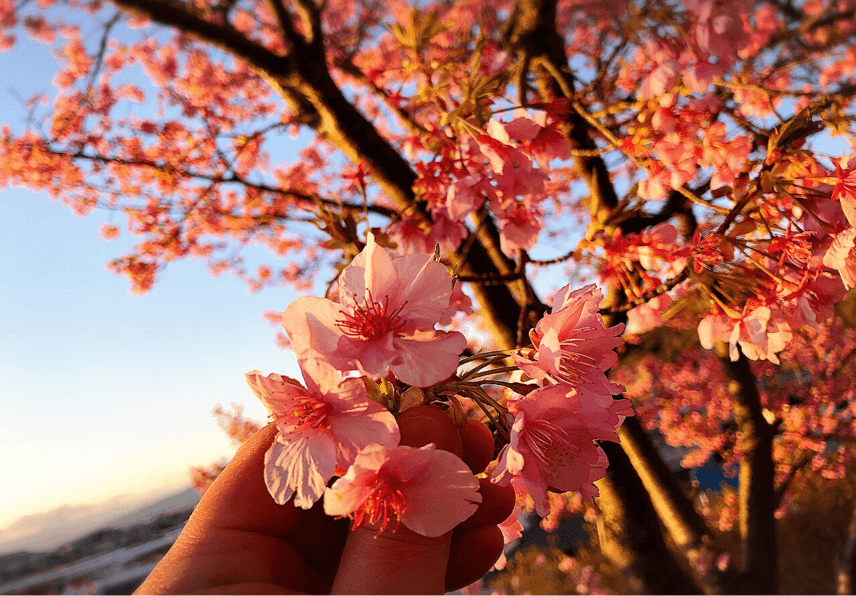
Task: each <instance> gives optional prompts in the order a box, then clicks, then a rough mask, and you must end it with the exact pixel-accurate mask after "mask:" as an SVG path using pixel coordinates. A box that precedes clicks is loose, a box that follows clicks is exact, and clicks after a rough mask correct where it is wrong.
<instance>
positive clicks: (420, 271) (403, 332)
mask: <svg viewBox="0 0 856 596" xmlns="http://www.w3.org/2000/svg"><path fill="white" fill-rule="evenodd" d="M451 294H452V282H451V279H450V278H449V274H448V272H447V271H446V267H445V266H443V265H442V264H440V263H437V262H435V261H434V260H433V258H432V256H431V255H424V254H417V255H405V256H402V257H398V258H395V259H392V258H391V257H390V256H389V254H388V253H387V252H386V250H385V249H383V248H382V247H380V246H378V245H377V243H376V242H375V240H374V236H373V235H372V234H371V233H370V234H369V235H368V241H367V243H366V247H365V249H363V251H362V252H361V253H360V254H359V255H357V257H356V258H355V259H354V260H353V262H351V264H350V265H348V267H346V268H345V270H344V271H342V274H341V275H340V276H339V302H338V303H336V302H333V301H331V300H328V299H326V298H310V297H306V298H298V299H297V300H295V301H294V302H292V303H291V305H289V307H288V308H287V309H286V310H285V312H284V313H283V316H282V321H283V327H284V328H285V330H286V332H287V333H288V335H289V338H290V339H291V342H292V345H293V347H294V350H295V352H296V353H297V355H298V358H301V357H305V356H307V355H309V354H313V353H314V354H317V355H320V357H323V358H325V359H327V360H329V361H330V362H331V363H332V364H333V365H334V366H336V367H337V368H339V369H341V370H348V369H351V368H357V369H359V370H361V371H363V372H364V373H365V374H369V375H372V376H375V377H382V376H384V375H386V374H387V372H388V371H392V372H393V373H394V374H395V376H396V377H397V378H398V379H400V380H401V381H402V382H404V383H408V384H410V385H417V386H420V387H427V386H429V385H432V384H434V383H438V382H440V381H443V380H444V379H446V378H448V377H449V376H451V375H452V374H454V372H455V369H456V368H457V366H458V354H460V353H461V352H462V351H463V349H464V347H466V343H467V342H466V338H465V337H464V336H463V335H461V334H460V333H458V332H443V331H436V330H435V329H434V324H435V323H437V322H438V321H439V320H440V318H441V317H442V316H443V315H444V313H445V312H446V310H447V309H448V308H449V300H450V297H451Z"/></svg>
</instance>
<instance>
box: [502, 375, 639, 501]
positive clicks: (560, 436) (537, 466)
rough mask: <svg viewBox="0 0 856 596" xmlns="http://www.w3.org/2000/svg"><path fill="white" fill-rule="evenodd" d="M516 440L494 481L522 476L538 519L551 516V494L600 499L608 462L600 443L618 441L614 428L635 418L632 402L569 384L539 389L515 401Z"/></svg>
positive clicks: (513, 438)
mask: <svg viewBox="0 0 856 596" xmlns="http://www.w3.org/2000/svg"><path fill="white" fill-rule="evenodd" d="M509 412H510V413H511V414H513V415H514V424H513V426H512V427H511V441H510V443H509V444H508V445H507V446H506V447H505V449H504V450H503V452H502V454H501V455H500V460H499V464H498V466H497V468H496V471H495V472H494V474H493V481H494V482H496V483H497V484H500V485H506V484H508V482H510V481H511V479H512V478H514V477H518V476H519V477H522V478H523V480H524V481H525V482H526V487H527V489H528V490H529V494H530V495H531V496H532V499H533V501H534V502H535V510H536V511H537V512H538V515H541V516H546V515H548V514H549V513H550V503H549V500H548V498H547V491H548V489H554V490H558V491H561V492H565V491H572V490H575V491H582V492H583V494H584V496H586V497H589V498H591V497H592V496H594V495H597V489H596V488H595V486H594V484H593V482H594V481H595V480H599V479H600V478H603V476H604V474H605V473H606V467H607V461H606V456H605V455H604V454H603V451H602V450H601V449H600V447H598V445H597V444H596V443H595V440H602V441H616V442H617V441H618V436H617V435H616V434H615V429H616V428H618V426H619V425H620V424H621V422H622V421H623V420H624V418H623V416H626V415H632V414H633V411H632V408H631V407H630V402H629V401H628V400H626V399H619V400H614V399H613V398H612V397H611V396H609V395H598V394H594V393H580V392H578V391H577V390H576V389H574V388H573V387H571V386H569V385H565V384H558V385H551V386H548V387H542V388H540V389H536V390H535V391H533V392H532V393H530V394H529V395H527V396H526V397H523V398H520V399H517V400H514V401H512V402H511V403H510V404H509Z"/></svg>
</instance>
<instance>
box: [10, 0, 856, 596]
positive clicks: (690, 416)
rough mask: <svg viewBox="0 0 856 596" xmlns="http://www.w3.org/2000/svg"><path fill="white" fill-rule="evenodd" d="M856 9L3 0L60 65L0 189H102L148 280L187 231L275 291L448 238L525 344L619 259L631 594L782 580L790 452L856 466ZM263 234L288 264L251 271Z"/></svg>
mask: <svg viewBox="0 0 856 596" xmlns="http://www.w3.org/2000/svg"><path fill="white" fill-rule="evenodd" d="M854 16H856V3H854V2H852V1H851V0H804V1H792V0H770V1H764V2H761V1H752V2H749V1H741V0H680V1H672V0H650V1H641V0H640V1H637V0H604V1H602V2H598V3H592V2H581V1H579V0H507V1H506V0H498V1H492V0H478V1H468V0H467V1H464V0H462V1H458V2H447V1H442V0H433V1H430V2H419V3H408V2H402V1H397V0H395V1H392V2H383V3H381V2H375V1H373V0H360V1H357V2H353V1H350V0H349V1H342V0H326V1H325V2H316V1H314V0H293V1H285V0H224V1H222V2H206V1H204V0H112V1H111V2H102V1H101V0H66V1H55V0H36V1H35V2H33V1H31V0H23V1H20V2H15V1H14V0H0V46H2V49H4V50H7V51H15V43H16V36H20V35H29V36H30V37H31V38H33V39H35V40H38V41H39V42H42V43H45V44H47V45H49V46H50V47H52V48H54V49H55V52H56V56H57V58H58V60H59V67H58V70H57V74H56V77H55V79H54V85H55V87H56V93H55V94H54V95H53V96H51V97H46V96H37V97H33V98H31V99H30V100H29V101H28V103H27V107H28V110H29V114H30V115H29V117H28V119H27V121H26V122H25V123H24V124H23V125H22V124H21V123H10V124H12V126H10V125H9V124H7V125H5V126H3V128H2V131H0V187H3V186H9V185H18V186H26V187H28V188H31V189H35V190H44V191H47V192H48V193H49V194H50V196H51V197H52V198H54V199H58V200H61V201H62V202H64V203H66V204H67V205H68V206H69V207H70V208H71V209H72V210H73V211H75V212H76V213H78V214H89V213H91V212H93V211H104V212H108V213H109V215H108V216H107V218H106V223H105V224H104V225H103V226H102V235H103V236H104V237H105V239H108V240H109V239H112V238H114V237H116V236H117V235H119V234H128V235H130V236H132V237H134V238H135V242H136V244H135V246H134V247H133V250H132V251H131V252H130V253H129V254H125V255H121V256H118V257H117V258H116V259H115V260H114V261H113V262H112V263H111V264H110V267H111V268H112V269H113V270H114V271H116V272H117V273H121V274H123V275H125V276H126V277H127V278H128V279H129V281H130V284H131V287H132V289H133V291H135V292H140V293H144V292H146V291H148V290H150V289H151V287H152V285H153V283H155V281H156V279H157V277H158V275H160V274H161V273H162V271H163V270H164V269H165V268H166V267H167V266H168V265H169V263H171V262H174V261H176V260H178V259H182V258H187V257H196V258H200V259H203V260H205V262H206V263H207V264H208V266H209V267H210V269H211V271H212V272H213V273H221V272H226V271H229V272H233V273H235V274H237V275H239V276H241V277H243V278H245V279H246V280H247V283H248V284H249V287H250V288H251V289H252V290H254V291H255V290H260V289H262V288H264V287H266V286H269V285H278V284H290V285H293V286H295V287H297V288H301V289H308V288H311V287H313V286H314V287H315V289H316V290H319V289H320V291H324V290H327V291H328V292H330V291H331V290H332V289H333V288H334V286H335V281H336V277H337V275H338V273H339V272H340V271H341V270H342V269H343V268H344V267H345V266H346V265H347V264H348V263H349V262H350V261H351V260H352V259H353V258H354V257H355V256H356V255H357V254H358V253H360V251H362V250H363V249H365V248H366V243H367V232H369V231H371V232H372V234H373V237H374V238H375V239H376V242H377V243H378V245H379V246H382V247H386V248H387V249H389V250H390V251H391V253H393V254H396V255H405V254H409V253H432V252H433V251H434V250H435V247H436V246H439V250H440V253H441V256H440V258H441V259H442V262H443V263H444V264H445V265H446V267H447V268H448V270H449V272H450V274H452V275H453V276H454V277H455V279H456V280H457V282H458V283H457V285H456V291H455V292H454V293H453V294H452V299H451V300H452V302H451V304H452V305H453V306H454V307H455V309H456V310H457V313H458V314H457V317H456V319H455V321H454V323H453V324H455V325H458V326H469V327H470V328H474V329H480V330H482V331H483V332H484V341H483V343H482V345H476V342H471V343H472V345H471V346H470V349H471V350H473V351H475V350H478V349H479V348H481V347H482V346H492V347H494V348H498V349H512V348H523V347H524V346H526V345H527V344H528V343H529V337H530V332H531V331H532V330H533V329H534V328H535V326H536V324H537V322H538V321H539V320H540V319H541V317H542V315H543V314H544V313H545V312H547V311H548V309H549V306H550V305H549V304H548V303H549V299H548V296H551V295H552V290H554V289H555V288H558V287H560V286H565V285H566V284H568V283H569V282H571V283H572V284H574V285H578V286H579V287H581V286H582V285H584V283H589V282H592V281H594V282H596V283H598V284H600V285H601V287H602V288H603V294H604V296H605V299H604V301H603V302H602V303H601V304H600V315H601V316H602V317H603V320H604V321H605V323H606V325H607V326H610V325H616V324H619V323H626V329H625V339H626V340H627V341H628V345H627V346H626V348H624V349H623V351H622V352H621V354H620V358H619V362H618V364H617V365H616V366H615V367H613V380H614V381H615V382H620V383H624V385H626V387H627V389H628V391H627V394H626V397H629V398H631V399H632V401H633V403H634V406H635V407H636V410H637V416H636V417H633V418H628V419H627V420H625V421H624V424H623V425H622V426H621V428H620V429H619V430H618V436H619V438H620V439H621V442H620V445H619V444H611V443H604V444H603V449H604V451H605V452H606V454H607V456H608V459H609V466H610V467H609V472H608V474H607V476H606V478H604V479H603V480H602V481H601V482H599V483H598V488H599V490H600V497H599V498H598V501H597V502H598V507H599V522H598V524H599V526H598V527H599V542H600V546H601V548H602V549H603V552H604V554H605V556H606V557H607V559H609V560H611V561H612V562H613V564H614V565H615V566H616V567H617V568H618V569H619V570H620V571H621V573H622V574H623V576H624V578H625V581H626V585H627V586H628V588H629V589H631V590H633V591H645V592H661V593H665V592H678V593H688V592H698V591H704V592H723V591H731V592H745V591H761V592H771V591H772V592H774V591H776V587H777V581H778V577H779V574H780V570H779V568H778V558H777V554H776V553H777V539H776V523H777V522H776V515H777V512H778V515H780V516H781V515H786V514H787V512H788V503H789V498H788V496H789V494H790V492H789V491H791V489H792V487H793V485H794V483H795V481H796V480H795V479H799V478H803V477H805V478H808V477H809V476H810V472H811V471H812V470H814V471H816V472H818V473H819V474H820V475H821V476H823V477H824V478H826V479H828V481H830V482H831V481H834V480H836V479H840V478H842V477H845V476H846V475H847V474H848V471H849V470H850V463H851V462H850V460H851V453H850V447H851V444H852V443H851V441H852V434H853V430H852V429H853V414H854V412H856V410H854V408H856V405H854V401H853V399H852V395H851V394H852V387H851V384H852V383H851V379H852V378H853V372H854V371H853V370H852V364H851V363H852V361H853V355H854V353H856V350H854V349H853V342H852V340H853V337H852V330H851V329H849V328H846V327H844V326H842V325H843V323H842V322H841V316H840V315H836V314H835V312H834V308H835V305H836V303H839V302H841V300H842V299H843V298H844V297H845V294H846V292H847V290H849V289H850V288H852V287H853V286H854V285H856V252H854V247H856V151H854V144H856V136H854V130H853V125H852V122H853V117H854V110H853V104H852V97H853V95H854V91H856V43H854V41H856V19H854ZM295 148H297V149H295ZM284 155H287V156H288V157H284ZM251 245H260V246H263V247H265V248H266V249H267V250H268V251H269V253H270V259H269V261H268V262H266V263H263V264H261V265H258V266H256V265H253V266H248V265H247V263H246V262H245V260H244V257H243V255H242V248H244V247H248V246H251ZM539 272H544V273H542V274H541V275H539ZM323 284H327V285H323ZM330 295H331V296H332V295H333V294H332V293H330ZM284 306H285V305H283V307H284ZM664 330H665V331H664ZM657 334H659V335H657ZM668 336H674V337H677V336H680V337H683V338H685V343H684V344H683V345H684V346H685V347H684V349H679V350H678V351H677V352H676V351H675V350H671V352H670V351H669V350H668V349H666V348H665V347H663V346H666V344H667V343H668V342H666V340H665V339H664V338H666V337H668ZM674 337H672V339H674ZM282 339H283V341H284V342H287V340H286V338H285V337H284V336H283V337H282ZM696 342H698V343H696ZM652 346H653V347H654V348H656V349H659V350H660V351H661V352H662V353H664V354H666V355H667V356H668V361H665V362H664V361H663V360H662V359H660V360H658V359H657V358H656V357H655V356H652V355H646V354H647V353H648V352H651V351H652ZM658 346H659V347H658ZM687 346H688V347H687ZM711 350H713V351H711ZM655 351H656V350H655ZM646 430H657V431H659V432H660V433H662V435H663V436H665V439H666V441H668V442H669V443H671V444H676V445H678V444H680V445H685V446H690V447H692V451H691V452H690V453H689V454H688V455H687V456H686V457H685V458H684V462H683V463H684V464H685V465H686V466H687V467H695V466H698V465H699V464H702V463H704V462H705V461H707V460H708V459H709V458H710V457H715V458H718V460H719V461H722V462H724V465H725V466H726V467H727V468H728V469H729V470H731V469H734V470H738V471H737V472H736V473H737V475H738V478H739V486H738V489H737V497H736V498H735V499H734V501H733V504H732V506H731V507H730V508H727V511H726V512H725V513H723V512H717V518H716V519H714V518H711V517H710V515H708V514H710V512H706V511H705V510H704V507H702V506H701V505H700V504H699V502H698V501H697V499H695V497H694V495H693V494H692V491H688V490H687V489H686V487H685V486H682V485H681V483H680V482H679V480H678V478H677V476H676V474H675V473H674V472H673V471H672V470H671V469H670V468H669V467H668V466H667V465H666V463H665V462H664V461H663V460H662V457H661V455H660V453H659V451H658V449H657V448H656V447H655V446H654V444H653V443H652V441H651V438H650V437H649V435H648V433H647V432H646ZM551 499H554V510H555V511H556V512H560V511H567V510H568V508H569V507H570V509H572V510H573V509H574V507H576V505H574V504H573V503H569V499H570V500H571V501H572V500H573V499H572V498H570V497H561V498H560V497H551ZM561 499H564V501H561ZM560 501H561V502H560ZM557 514H558V513H557ZM706 515H707V516H708V518H707V519H706ZM729 516H730V519H731V520H732V521H733V522H734V521H736V524H737V527H738V530H739V533H740V536H741V553H740V557H738V559H739V560H738V561H735V562H734V563H733V564H732V565H731V566H730V567H724V568H723V569H719V567H717V566H715V565H711V564H710V561H712V560H713V558H714V557H713V554H716V553H714V551H715V549H716V544H715V540H714V538H713V533H712V531H711V527H712V526H711V525H710V524H711V523H712V522H716V521H717V519H718V522H717V523H719V524H722V523H726V524H727V523H729V522H727V521H726V522H723V521H722V520H724V519H726V518H728V517H729ZM851 550H852V549H851ZM712 553H713V554H712ZM842 557H843V558H842V569H844V570H845V571H846V570H848V569H849V567H848V565H852V564H853V562H854V561H856V558H854V557H852V553H851V559H853V561H846V560H845V558H844V554H843V553H842ZM848 573H849V571H848Z"/></svg>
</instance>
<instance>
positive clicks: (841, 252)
mask: <svg viewBox="0 0 856 596" xmlns="http://www.w3.org/2000/svg"><path fill="white" fill-rule="evenodd" d="M854 248H856V228H847V229H846V230H844V231H843V232H841V233H840V234H838V235H837V236H836V237H835V240H833V241H832V245H830V247H829V250H828V251H827V252H826V255H824V257H823V264H824V265H826V266H827V267H831V268H832V269H837V270H838V273H840V274H841V280H842V281H843V282H844V287H845V288H847V289H848V290H849V289H850V288H852V287H854V286H856V250H854Z"/></svg>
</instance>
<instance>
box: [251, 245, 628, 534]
mask: <svg viewBox="0 0 856 596" xmlns="http://www.w3.org/2000/svg"><path fill="white" fill-rule="evenodd" d="M338 284H339V288H338V289H339V292H338V301H333V300H329V299H326V298H310V297H305V298H298V299H297V300H296V301H294V302H293V303H292V304H291V305H290V306H289V307H288V308H287V309H286V311H285V313H283V326H284V327H285V329H286V332H287V333H288V335H289V338H290V340H291V345H292V347H293V348H294V351H295V353H296V355H297V358H298V361H299V364H300V368H301V370H302V373H303V378H304V383H303V384H301V383H300V382H298V381H296V380H294V379H290V378H287V377H282V376H280V375H277V374H271V375H268V376H263V375H262V374H261V373H260V372H258V371H253V372H250V373H248V374H247V375H246V378H247V382H248V383H249V385H250V388H251V389H252V391H253V393H255V394H256V396H258V398H259V399H261V401H262V402H263V403H264V405H265V406H266V407H267V409H268V410H269V411H270V413H271V414H272V416H273V419H274V422H275V423H276V425H277V427H278V430H279V432H278V434H277V437H276V440H275V441H274V443H273V445H272V446H271V448H270V449H269V451H268V452H267V454H266V457H265V482H266V484H267V487H268V489H269V491H270V493H271V495H272V496H273V498H274V499H275V500H276V502H277V503H280V504H284V503H286V502H288V501H290V500H291V499H293V500H294V504H295V505H296V506H298V507H302V508H304V509H308V508H310V507H312V506H313V505H314V504H315V503H316V502H317V501H318V500H320V499H321V498H322V497H323V499H324V510H325V512H326V513H327V514H328V515H332V516H348V517H351V518H353V519H354V522H355V525H356V526H359V525H362V524H371V525H373V526H375V527H378V526H379V527H380V528H386V527H388V526H389V527H392V528H397V527H398V525H399V524H404V525H405V526H406V527H408V528H410V529H411V530H413V531H415V532H418V533H420V534H423V535H425V536H439V535H442V534H444V533H446V532H448V531H450V530H451V529H452V528H454V527H455V526H456V525H457V524H459V523H460V522H462V521H464V520H465V519H467V518H468V517H469V516H470V515H472V514H473V513H474V512H475V510H476V508H477V507H478V504H479V503H480V502H481V495H480V494H479V492H478V489H479V482H478V479H477V478H476V477H475V476H474V475H473V473H472V471H471V470H470V468H469V467H468V466H467V464H465V463H464V462H463V460H461V459H460V458H459V457H458V456H456V455H454V454H452V453H449V452H446V451H441V450H438V449H436V448H435V446H434V445H433V444H429V445H426V446H424V447H422V448H414V447H407V446H403V445H399V441H400V432H399V428H398V423H397V416H398V415H399V414H401V413H402V412H404V411H406V410H407V409H409V408H412V407H414V406H416V405H427V406H430V407H437V408H442V409H443V410H445V411H446V412H448V413H449V415H450V416H451V418H452V420H455V421H456V422H458V423H460V424H465V423H466V417H465V415H464V414H463V412H464V411H465V410H467V409H470V410H473V409H474V408H476V406H478V407H480V408H481V410H482V411H483V412H484V414H485V415H486V417H487V418H488V419H489V420H490V422H491V423H492V424H493V427H494V432H495V440H496V441H497V442H498V443H499V445H500V446H501V450H500V452H499V458H498V463H497V464H496V465H495V466H489V467H488V469H489V470H490V469H491V467H493V471H492V479H493V481H494V482H496V483H499V484H502V485H507V484H508V483H509V482H512V481H514V483H515V487H525V489H522V488H521V489H522V490H527V491H528V492H529V494H530V495H531V496H532V498H533V500H534V503H535V506H536V509H537V511H538V513H539V514H541V515H547V514H548V513H549V500H548V497H547V494H548V490H550V491H560V492H565V491H580V492H581V493H582V494H583V495H584V496H585V497H587V498H592V497H593V496H595V495H597V489H596V488H595V486H594V484H593V483H594V481H596V480H598V479H600V478H602V477H603V475H604V474H605V471H606V467H607V461H606V457H605V455H604V453H603V451H602V450H601V449H600V447H599V446H598V443H597V442H598V441H603V440H609V441H617V440H618V438H617V436H616V434H615V430H616V428H617V427H618V426H619V425H620V424H621V422H622V420H623V417H624V416H629V415H632V414H633V412H632V409H631V407H630V402H629V401H627V400H624V399H614V398H613V395H615V394H618V393H620V392H621V391H622V390H623V387H621V386H620V385H616V384H614V383H611V382H609V381H608V380H607V378H606V375H605V371H606V370H607V369H608V368H609V367H610V366H612V365H613V364H615V362H616V360H617V356H616V354H615V353H614V351H613V350H614V348H616V347H618V346H619V345H620V344H621V343H622V340H621V339H619V338H618V337H617V335H618V334H619V333H621V331H622V326H620V325H618V326H615V327H610V328H608V329H605V328H604V326H603V322H602V320H601V318H600V316H599V315H598V314H597V308H598V305H599V303H600V302H601V300H602V295H601V293H600V291H599V290H598V289H597V288H596V287H595V286H588V287H585V288H583V289H580V290H576V291H571V290H570V288H567V287H566V288H564V289H563V290H561V291H560V292H559V293H558V295H557V296H556V298H555V300H554V304H553V309H552V312H551V313H550V314H548V315H547V316H545V317H544V318H543V319H542V320H541V321H540V322H539V323H538V325H537V326H536V328H535V329H534V330H533V331H532V332H531V339H532V345H531V346H527V347H526V348H522V349H517V350H506V351H492V352H483V353H478V354H474V355H468V356H464V357H461V355H462V353H463V352H464V351H465V349H466V346H467V341H466V339H465V337H464V336H463V335H462V334H461V333H458V332H454V331H453V332H447V331H439V330H436V329H435V328H434V326H435V325H436V324H437V323H438V322H439V321H441V320H444V319H447V318H448V310H449V309H450V301H452V298H453V284H452V280H451V279H450V276H449V273H448V271H447V269H446V267H445V266H444V265H443V264H442V263H440V262H438V260H437V259H436V258H435V257H434V256H433V255H431V254H411V255H405V256H400V257H397V258H392V257H391V256H390V255H389V254H388V253H387V251H386V250H385V249H384V248H383V247H381V246H379V245H378V244H377V243H376V241H375V238H374V236H373V235H372V234H371V233H369V234H368V240H367V244H366V246H365V249H364V250H363V251H362V252H361V253H360V254H359V255H358V256H357V257H356V258H355V259H354V260H353V262H352V263H351V264H350V265H349V266H348V267H346V268H345V269H344V270H343V271H342V273H341V275H340V277H339V280H338ZM451 308H454V307H451ZM512 362H513V363H514V364H512ZM521 371H522V373H523V374H525V375H526V376H525V377H524V376H523V374H521ZM512 375H516V377H513V376H512ZM520 379H525V380H524V381H521V380H520ZM334 477H335V478H337V479H336V480H335V481H334V482H333V483H332V484H331V483H330V481H331V480H332V479H333V478H334ZM509 522H510V523H507V524H505V525H507V526H508V531H507V535H508V536H509V537H513V536H514V526H515V523H514V521H513V520H509ZM390 524H391V525H390Z"/></svg>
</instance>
